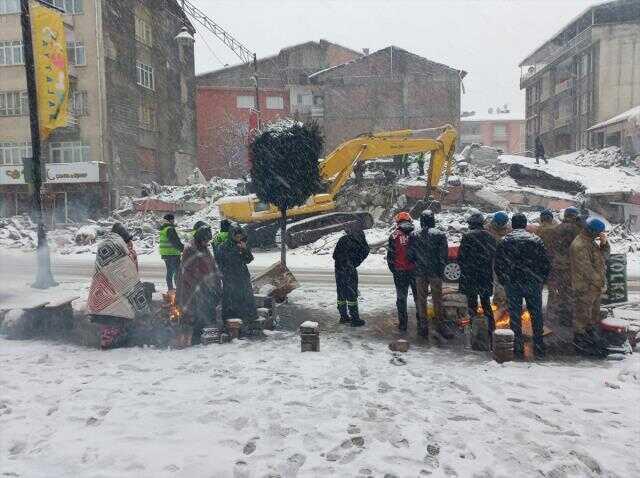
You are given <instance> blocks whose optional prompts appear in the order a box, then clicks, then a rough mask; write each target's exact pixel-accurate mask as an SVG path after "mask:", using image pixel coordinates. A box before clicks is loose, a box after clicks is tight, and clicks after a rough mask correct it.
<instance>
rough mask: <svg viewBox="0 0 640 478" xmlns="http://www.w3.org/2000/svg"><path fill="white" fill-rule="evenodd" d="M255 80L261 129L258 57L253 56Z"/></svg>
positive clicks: (257, 110)
mask: <svg viewBox="0 0 640 478" xmlns="http://www.w3.org/2000/svg"><path fill="white" fill-rule="evenodd" d="M253 80H254V81H255V83H256V112H257V113H258V127H260V84H259V83H258V57H257V56H256V54H255V53H254V54H253Z"/></svg>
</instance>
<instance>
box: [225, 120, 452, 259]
mask: <svg viewBox="0 0 640 478" xmlns="http://www.w3.org/2000/svg"><path fill="white" fill-rule="evenodd" d="M434 130H438V131H441V133H440V135H439V136H438V137H437V138H435V139H433V138H429V137H428V136H427V135H428V134H429V133H432V132H433V131H434ZM457 139H458V133H457V132H456V130H455V129H454V128H453V126H451V125H445V126H442V127H440V128H430V129H425V130H399V131H386V132H381V133H375V134H363V135H361V136H358V137H357V138H354V139H350V140H348V141H345V142H344V143H342V144H341V145H340V146H338V147H337V148H336V149H335V150H333V151H332V152H331V153H330V154H329V155H328V156H327V157H326V158H324V159H322V160H320V177H321V179H322V181H323V183H324V184H325V186H326V190H325V191H326V192H323V193H318V194H314V195H313V196H311V197H310V198H309V199H308V200H307V202H306V203H305V204H303V205H301V206H298V207H294V208H291V209H288V210H287V217H288V218H291V220H292V224H291V225H288V226H287V237H286V238H285V240H286V242H287V245H288V246H289V247H291V248H295V247H298V246H301V245H304V244H309V243H312V242H314V241H316V240H318V239H319V238H320V237H322V236H324V235H326V234H329V233H331V232H336V231H339V230H341V229H344V228H345V227H347V226H348V225H349V224H350V223H354V222H359V223H360V225H361V226H362V227H363V228H364V229H369V228H370V227H372V226H373V218H372V217H371V215H370V214H369V213H368V212H332V211H335V209H336V203H335V198H336V195H337V194H338V193H339V192H340V190H341V188H342V186H343V185H344V184H345V183H346V182H347V180H348V179H349V178H350V177H351V173H352V172H353V170H354V168H355V166H356V165H357V164H358V163H359V162H362V161H369V160H374V159H380V158H387V157H392V156H396V155H403V154H412V153H426V152H429V153H431V160H430V162H429V169H428V174H427V195H430V193H431V192H432V191H434V190H436V189H437V188H438V183H439V182H440V178H441V177H442V174H443V173H444V172H445V171H447V172H450V170H451V166H452V160H453V153H454V151H455V146H456V141H457ZM217 205H218V208H219V209H220V214H221V215H222V216H223V217H224V218H227V219H229V220H232V221H236V222H238V223H241V224H246V225H247V226H246V227H247V230H248V233H249V238H250V241H251V243H252V244H254V245H258V246H266V245H270V244H273V243H274V242H275V236H276V231H277V229H278V220H279V219H280V212H279V211H278V209H277V208H276V207H275V206H274V205H272V204H265V203H263V202H261V201H260V200H259V199H258V198H257V197H256V196H255V195H253V194H251V195H247V196H239V197H232V198H223V199H221V200H219V201H218V203H217Z"/></svg>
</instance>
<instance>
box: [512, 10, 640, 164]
mask: <svg viewBox="0 0 640 478" xmlns="http://www.w3.org/2000/svg"><path fill="white" fill-rule="evenodd" d="M519 66H520V68H521V79H520V89H524V90H526V148H527V150H532V149H533V143H534V141H535V138H536V136H540V138H541V139H542V141H543V144H544V146H545V150H546V151H547V154H560V153H563V152H568V151H574V150H577V149H581V148H585V147H589V146H590V145H591V144H590V135H589V134H588V132H587V130H588V129H589V128H590V127H591V126H593V125H595V124H597V123H600V122H603V121H606V120H608V119H610V118H612V117H615V116H616V115H619V114H621V113H623V112H624V111H627V110H629V109H630V108H632V107H634V106H636V105H637V104H638V102H639V100H640V0H614V1H609V2H604V3H600V4H597V5H594V6H591V7H589V8H587V9H586V10H585V11H583V12H582V13H581V14H580V15H578V16H577V17H576V18H574V19H573V20H571V22H569V23H568V24H567V25H566V26H565V27H564V28H562V30H560V31H559V32H558V33H557V34H555V35H554V36H553V37H551V38H550V39H549V40H547V41H546V42H545V43H543V44H542V45H540V46H539V47H538V48H536V49H535V51H534V52H533V53H531V54H530V55H529V56H527V57H526V58H525V59H524V60H523V61H522V62H521V63H520V65H519Z"/></svg>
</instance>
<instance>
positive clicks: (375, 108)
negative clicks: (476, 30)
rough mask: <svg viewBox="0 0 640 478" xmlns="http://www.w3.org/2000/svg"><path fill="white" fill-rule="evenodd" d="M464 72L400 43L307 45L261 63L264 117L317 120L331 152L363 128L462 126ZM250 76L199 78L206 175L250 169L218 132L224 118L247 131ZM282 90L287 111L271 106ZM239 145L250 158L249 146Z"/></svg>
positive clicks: (228, 72) (240, 71)
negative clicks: (373, 48) (371, 48)
mask: <svg viewBox="0 0 640 478" xmlns="http://www.w3.org/2000/svg"><path fill="white" fill-rule="evenodd" d="M464 75H465V72H463V71H460V70H456V69H453V68H450V67H448V66H446V65H442V64H439V63H435V62H432V61H429V60H427V59H426V58H422V57H420V56H418V55H414V54H412V53H410V52H408V51H406V50H403V49H401V48H397V47H388V48H384V49H382V50H380V51H377V52H375V53H372V54H369V52H368V51H366V50H364V51H363V53H359V52H356V51H354V50H351V49H349V48H345V47H343V46H340V45H336V44H334V43H331V42H327V41H325V40H321V41H320V42H317V43H316V42H308V43H304V44H302V45H296V46H293V47H290V48H286V49H283V50H281V51H280V52H279V54H278V55H275V56H273V57H269V58H266V59H264V60H262V61H261V62H259V78H260V81H259V84H260V86H261V89H260V97H261V98H262V99H261V108H260V109H261V116H262V120H263V121H270V120H272V119H273V118H274V117H278V116H291V117H295V118H297V119H299V120H301V121H311V120H314V121H317V122H318V123H319V124H320V126H321V128H322V132H323V135H324V137H325V154H326V153H328V152H330V151H331V150H332V149H333V148H335V147H336V146H337V145H339V144H340V143H341V142H343V141H344V140H345V139H348V138H353V137H355V136H357V135H359V134H362V133H366V132H372V131H382V130H393V129H405V128H413V129H422V128H430V127H434V126H442V125H443V124H448V123H449V124H453V125H455V126H456V127H457V126H458V124H459V120H460V82H461V80H462V78H463V77H464ZM252 77H253V68H252V66H251V65H240V66H237V67H232V68H226V69H223V70H219V71H215V72H211V73H207V74H204V75H200V76H199V77H198V102H197V103H198V104H197V109H198V122H199V125H198V163H199V165H200V167H201V169H202V170H203V172H204V173H205V176H209V175H211V174H216V175H221V176H231V177H238V176H241V175H243V174H244V173H245V172H246V167H245V168H241V167H240V166H239V164H238V161H236V159H235V158H238V157H242V154H240V153H238V152H237V151H232V152H231V153H232V154H229V150H228V147H226V146H225V144H226V143H227V142H226V141H225V140H224V139H220V138H219V132H220V131H222V132H224V131H227V130H228V129H229V128H228V127H227V126H224V125H225V124H227V123H228V122H227V121H226V120H225V117H231V118H234V119H237V118H239V120H240V123H241V124H244V125H245V129H246V125H247V123H246V121H245V118H247V117H248V110H247V109H246V107H247V106H249V107H250V106H251V105H252V104H253V103H251V100H250V99H249V98H246V100H243V99H242V96H250V95H251V94H252V89H254V88H255V84H254V83H253V79H252ZM263 89H264V90H263ZM253 94H255V93H253ZM278 95H285V96H286V95H288V99H287V98H284V99H283V100H282V102H280V101H279V100H278V103H277V105H278V107H279V106H280V105H282V106H283V109H281V110H279V109H275V110H274V109H272V108H270V106H269V103H268V100H269V96H278ZM234 96H235V101H236V103H235V104H234V100H233V97H234ZM265 98H266V100H265ZM216 99H217V101H218V104H215V102H216ZM241 101H242V103H241ZM263 101H265V104H264V105H262V103H263ZM273 101H275V100H273ZM225 105H226V106H225ZM241 105H242V107H243V108H240V106H241ZM238 109H242V110H243V111H241V112H240V113H239V112H238V111H237V110H238ZM238 129H239V128H234V130H238ZM245 137H246V135H245ZM242 149H243V151H244V153H243V154H244V155H245V157H246V145H243V148H242ZM225 151H226V152H227V154H226V155H225V154H223V153H224V152H225ZM230 161H232V162H233V164H230ZM243 161H245V164H246V160H243Z"/></svg>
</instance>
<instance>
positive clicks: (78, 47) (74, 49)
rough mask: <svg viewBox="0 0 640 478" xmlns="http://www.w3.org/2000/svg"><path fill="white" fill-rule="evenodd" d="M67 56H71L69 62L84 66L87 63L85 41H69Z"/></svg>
mask: <svg viewBox="0 0 640 478" xmlns="http://www.w3.org/2000/svg"><path fill="white" fill-rule="evenodd" d="M67 57H68V58H69V64H70V65H75V66H84V65H86V64H87V58H86V56H85V51H84V42H81V41H68V42H67Z"/></svg>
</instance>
